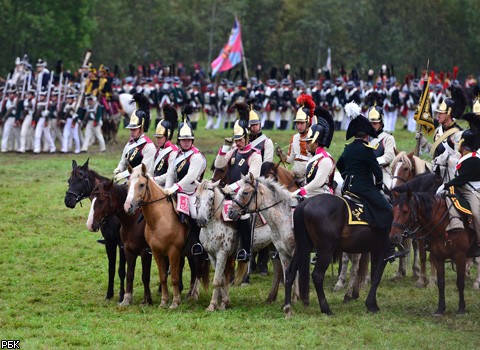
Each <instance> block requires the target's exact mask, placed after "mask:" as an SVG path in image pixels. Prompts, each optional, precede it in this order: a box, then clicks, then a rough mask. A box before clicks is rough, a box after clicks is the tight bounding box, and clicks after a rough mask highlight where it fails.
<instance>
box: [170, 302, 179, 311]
mask: <svg viewBox="0 0 480 350" xmlns="http://www.w3.org/2000/svg"><path fill="white" fill-rule="evenodd" d="M176 308H178V304H177V303H172V305H170V307H169V309H170V310H175V309H176Z"/></svg>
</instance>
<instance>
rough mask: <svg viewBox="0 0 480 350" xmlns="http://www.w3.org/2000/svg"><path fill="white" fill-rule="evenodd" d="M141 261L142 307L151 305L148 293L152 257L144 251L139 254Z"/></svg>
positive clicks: (149, 292)
mask: <svg viewBox="0 0 480 350" xmlns="http://www.w3.org/2000/svg"><path fill="white" fill-rule="evenodd" d="M140 258H141V259H142V283H143V301H142V304H143V305H152V304H153V302H152V292H151V291H150V271H151V268H152V255H151V254H149V253H148V252H147V251H146V249H143V250H142V253H141V254H140Z"/></svg>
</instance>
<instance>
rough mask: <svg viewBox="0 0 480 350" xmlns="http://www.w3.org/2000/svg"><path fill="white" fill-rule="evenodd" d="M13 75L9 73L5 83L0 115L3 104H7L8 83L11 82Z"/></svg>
mask: <svg viewBox="0 0 480 350" xmlns="http://www.w3.org/2000/svg"><path fill="white" fill-rule="evenodd" d="M10 76H11V73H8V75H7V80H6V82H5V88H4V89H3V95H2V102H0V113H1V112H2V110H3V103H4V102H5V96H6V95H7V89H8V82H9V81H10Z"/></svg>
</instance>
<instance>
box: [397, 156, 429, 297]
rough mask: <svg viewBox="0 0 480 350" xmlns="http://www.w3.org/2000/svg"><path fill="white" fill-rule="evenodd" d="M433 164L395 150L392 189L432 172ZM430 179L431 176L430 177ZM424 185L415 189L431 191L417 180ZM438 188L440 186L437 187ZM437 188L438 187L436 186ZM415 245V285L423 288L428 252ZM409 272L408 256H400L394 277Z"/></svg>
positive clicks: (425, 282)
mask: <svg viewBox="0 0 480 350" xmlns="http://www.w3.org/2000/svg"><path fill="white" fill-rule="evenodd" d="M430 168H431V165H430V164H428V163H427V162H426V161H424V160H423V159H421V158H419V157H417V156H414V155H413V152H411V153H406V152H404V151H401V152H397V150H395V158H394V159H393V161H392V165H391V169H392V172H391V174H392V175H391V183H390V188H389V189H390V190H392V191H393V189H394V188H398V187H399V186H402V185H404V184H406V183H407V182H410V181H411V180H413V179H414V178H415V177H417V176H419V175H421V174H429V173H431V172H430ZM428 179H429V180H430V177H428ZM422 183H423V185H422V186H424V188H422V190H420V189H415V190H414V191H418V192H429V191H428V190H427V188H426V187H427V186H428V185H426V182H423V181H421V182H416V184H417V185H421V184H422ZM437 188H438V187H437ZM435 190H436V188H435ZM433 193H435V192H433ZM393 194H394V196H395V191H394V193H393ZM410 244H411V242H410V240H408V239H407V240H406V242H405V245H406V246H409V245H410ZM412 246H413V265H412V273H413V277H414V278H418V280H417V282H416V283H415V286H416V287H418V288H423V287H426V286H427V278H426V261H427V257H426V252H425V249H424V247H423V246H422V247H419V246H418V242H417V241H413V242H412ZM419 258H420V263H419V261H418V260H419ZM406 274H407V258H406V257H402V258H400V263H399V266H398V270H397V272H396V273H395V276H394V278H395V279H401V278H403V277H405V275H406ZM434 274H435V273H434V271H433V270H432V275H434ZM429 284H432V285H433V284H435V280H434V279H431V280H430V282H429Z"/></svg>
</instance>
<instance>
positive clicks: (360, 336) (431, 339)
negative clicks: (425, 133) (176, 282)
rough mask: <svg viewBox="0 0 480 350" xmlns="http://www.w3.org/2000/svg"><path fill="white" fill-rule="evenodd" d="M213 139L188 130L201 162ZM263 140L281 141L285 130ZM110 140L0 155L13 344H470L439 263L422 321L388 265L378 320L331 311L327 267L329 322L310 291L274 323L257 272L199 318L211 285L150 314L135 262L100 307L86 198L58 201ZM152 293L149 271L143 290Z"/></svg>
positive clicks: (415, 294)
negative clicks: (442, 301)
mask: <svg viewBox="0 0 480 350" xmlns="http://www.w3.org/2000/svg"><path fill="white" fill-rule="evenodd" d="M150 134H152V132H150ZM225 136H229V132H226V131H223V130H221V131H208V132H207V131H203V130H198V131H197V133H196V137H197V139H196V141H195V143H196V145H197V147H198V148H199V149H200V150H202V151H204V152H205V153H206V154H207V156H208V159H209V164H210V163H211V161H212V160H213V158H214V156H215V153H216V151H217V149H218V147H219V146H220V144H221V142H222V139H223V137H225ZM269 136H271V137H272V139H273V140H274V142H277V143H278V144H280V145H281V146H286V145H287V144H288V139H289V137H290V133H287V132H279V131H276V132H270V133H269ZM395 137H396V139H397V145H398V148H399V149H404V150H411V149H413V145H414V140H413V135H412V134H408V133H406V132H403V131H398V132H397V133H396V134H395ZM119 139H120V140H121V144H119V145H116V146H113V145H108V147H107V149H108V150H107V152H105V153H98V152H97V150H98V147H97V146H93V147H92V151H91V152H90V153H89V154H81V155H73V154H68V155H61V154H55V155H33V154H25V155H18V154H1V155H0V164H1V167H0V180H1V181H0V198H1V200H0V213H1V214H2V218H1V220H0V240H1V244H2V246H1V253H0V316H1V317H0V339H2V340H5V339H18V340H20V347H21V348H22V349H51V348H62V349H65V348H95V349H97V348H101V349H112V348H121V349H133V348H135V349H142V348H155V349H157V348H159V349H194V348H195V349H212V348H215V349H216V348H221V349H227V348H247V349H252V348H255V349H270V348H275V349H287V348H304V349H312V348H327V349H356V348H370V349H386V348H389V349H405V348H406V349H413V348H425V349H478V348H480V326H479V325H480V292H479V291H475V290H473V289H472V287H471V284H472V280H471V279H468V280H467V288H466V293H465V298H466V303H467V313H466V314H465V315H463V316H456V314H455V311H456V309H457V300H458V294H457V290H456V286H455V273H454V272H453V271H452V270H451V269H450V268H448V275H447V283H446V297H447V314H446V315H445V316H444V317H443V318H434V317H432V316H431V315H432V312H433V311H434V310H435V308H436V303H437V290H436V289H421V290H420V289H416V288H414V286H413V285H414V282H413V280H412V278H411V271H408V276H407V277H406V278H405V279H404V280H403V281H400V282H393V281H392V280H391V276H392V275H393V274H394V270H395V269H396V267H397V264H393V265H389V266H388V268H387V270H386V272H385V275H384V279H383V281H382V283H381V285H380V288H379V292H378V303H379V306H380V308H381V311H380V312H379V313H378V314H367V313H366V311H365V307H364V305H363V303H364V299H365V296H366V291H365V290H362V292H361V299H360V300H359V301H356V302H351V303H350V304H346V305H344V304H342V300H343V292H337V293H335V292H333V291H332V287H333V285H334V284H335V282H336V281H335V279H334V278H333V277H332V273H331V270H329V272H328V277H327V281H326V288H327V298H328V300H329V302H330V306H331V308H332V310H333V312H334V313H335V315H334V316H331V317H328V316H325V315H323V314H321V313H320V310H319V308H318V301H317V300H316V296H315V295H314V293H313V292H312V294H311V306H310V307H309V308H308V309H305V308H304V307H303V306H302V305H300V304H296V305H294V316H293V317H292V318H291V319H289V320H285V319H284V317H283V313H282V311H281V305H282V300H283V291H282V290H281V291H280V295H279V300H278V301H276V302H275V303H273V304H270V305H267V304H265V302H264V300H265V299H266V297H267V293H268V288H269V284H270V282H271V276H268V277H261V276H259V275H253V276H252V283H251V285H250V286H248V287H238V288H232V289H231V299H232V307H231V308H230V309H228V310H227V311H224V312H215V313H208V312H206V311H204V310H205V308H206V307H207V306H208V303H209V300H210V296H211V289H210V290H209V291H203V290H202V292H201V297H200V300H198V301H197V302H190V301H187V302H185V300H184V299H183V300H182V305H181V306H180V308H179V309H178V310H175V311H171V310H163V309H159V308H158V304H159V302H160V300H159V299H160V298H159V296H155V295H154V306H152V307H146V306H140V305H139V303H140V301H141V298H142V294H143V288H142V286H141V282H140V281H139V276H140V267H138V265H139V264H137V273H136V277H137V279H136V281H135V287H134V305H133V306H131V307H129V308H128V309H120V308H118V307H117V304H116V301H115V300H112V301H105V300H104V296H105V292H106V282H107V278H106V276H107V259H106V255H105V252H104V247H103V246H101V245H99V244H97V243H96V240H97V239H98V238H100V234H99V233H91V232H88V231H87V229H86V226H85V222H86V219H87V215H88V210H89V207H90V203H89V202H88V200H85V201H84V202H83V204H84V205H83V207H80V206H77V208H75V209H74V210H71V209H67V208H66V207H65V206H64V203H63V198H64V194H65V190H66V188H67V183H66V180H67V178H68V176H69V171H70V169H71V161H72V159H76V160H77V161H78V162H79V163H80V164H83V162H84V161H85V160H86V159H87V157H90V167H91V168H93V169H95V170H97V171H98V172H99V173H101V174H103V175H108V176H109V175H110V174H111V173H112V171H113V169H114V168H115V166H116V164H117V162H118V159H119V157H120V154H121V149H122V148H123V145H124V143H125V142H126V141H127V139H128V133H127V132H126V130H122V131H121V135H120V137H119ZM344 144H345V141H344V133H341V132H340V133H337V134H336V135H335V139H334V144H333V146H332V148H331V152H332V155H333V156H334V157H335V158H338V156H339V155H340V153H341V151H342V149H343V145H344ZM209 175H210V174H207V176H209ZM472 272H476V271H472ZM117 286H118V283H117V284H116V287H117ZM157 286H158V275H157V272H156V268H153V269H152V290H155V289H156V288H157ZM117 290H118V288H116V292H117ZM312 290H313V288H312ZM182 296H183V298H185V293H183V295H182Z"/></svg>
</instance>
